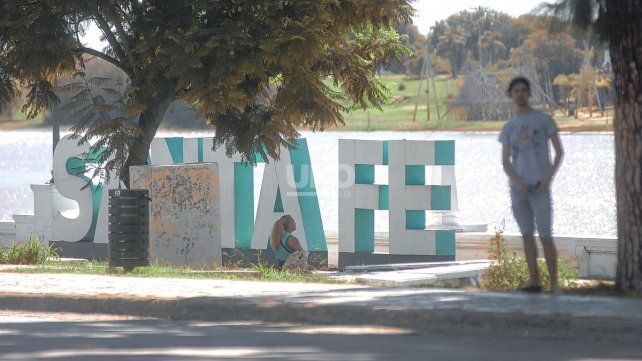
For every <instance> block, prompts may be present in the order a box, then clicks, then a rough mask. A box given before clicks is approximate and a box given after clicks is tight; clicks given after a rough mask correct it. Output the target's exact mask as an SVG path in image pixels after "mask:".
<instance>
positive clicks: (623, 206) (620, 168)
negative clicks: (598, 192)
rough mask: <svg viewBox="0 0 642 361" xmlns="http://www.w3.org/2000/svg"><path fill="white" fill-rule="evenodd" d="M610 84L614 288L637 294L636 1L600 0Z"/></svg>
mask: <svg viewBox="0 0 642 361" xmlns="http://www.w3.org/2000/svg"><path fill="white" fill-rule="evenodd" d="M606 4H607V11H608V12H610V14H611V15H610V16H611V17H612V19H617V21H612V22H611V24H610V27H611V29H610V31H612V33H611V34H610V42H609V43H610V44H609V47H610V51H611V59H612V62H613V75H614V84H615V119H614V122H613V130H614V136H615V190H616V197H617V227H618V266H617V286H618V288H619V289H620V290H621V291H622V292H626V293H629V292H635V293H640V292H642V262H641V260H642V0H621V1H612V2H609V1H607V2H606Z"/></svg>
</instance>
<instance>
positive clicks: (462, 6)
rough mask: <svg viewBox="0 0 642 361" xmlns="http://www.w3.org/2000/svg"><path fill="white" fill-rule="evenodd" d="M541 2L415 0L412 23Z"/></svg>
mask: <svg viewBox="0 0 642 361" xmlns="http://www.w3.org/2000/svg"><path fill="white" fill-rule="evenodd" d="M542 2H553V0H508V1H507V0H445V1H444V2H443V3H442V2H441V1H439V0H415V1H414V3H413V7H414V8H415V10H416V16H415V17H414V18H413V23H414V24H415V25H417V27H418V28H419V31H420V32H421V33H423V34H426V33H428V31H429V30H430V27H431V26H433V25H434V24H435V22H436V21H439V20H443V19H446V18H447V17H448V16H450V15H452V14H456V13H458V12H460V11H462V10H466V9H471V8H476V7H479V6H483V7H487V8H491V9H494V10H498V11H501V12H505V13H507V14H509V15H512V16H519V15H522V14H526V13H528V12H530V11H531V10H533V9H534V8H535V7H537V5H539V4H541V3H542ZM99 37H100V32H99V30H98V28H97V27H95V26H92V27H91V28H90V29H89V30H88V31H87V35H86V36H85V37H84V38H83V40H82V41H83V42H86V43H87V44H88V45H89V46H90V47H92V48H94V49H97V50H102V48H103V47H104V46H105V45H104V44H101V43H100V41H99V40H98V38H99Z"/></svg>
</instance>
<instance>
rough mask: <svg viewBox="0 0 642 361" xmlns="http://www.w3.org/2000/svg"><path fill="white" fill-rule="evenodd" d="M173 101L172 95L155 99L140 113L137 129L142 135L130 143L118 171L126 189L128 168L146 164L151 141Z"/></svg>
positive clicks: (127, 185)
mask: <svg viewBox="0 0 642 361" xmlns="http://www.w3.org/2000/svg"><path fill="white" fill-rule="evenodd" d="M173 99H174V96H173V94H172V95H164V96H160V97H158V98H155V99H154V100H152V101H151V102H150V104H149V106H148V107H147V109H146V110H145V111H143V112H142V113H141V115H140V121H139V122H138V128H139V129H140V131H141V133H142V135H141V136H140V137H138V138H136V139H135V140H134V142H133V143H132V146H131V149H130V150H129V157H128V159H127V162H126V163H125V165H124V167H123V169H121V170H120V179H121V180H122V181H123V183H125V186H126V187H128V188H129V167H130V166H134V165H145V164H147V156H148V155H149V148H150V146H151V145H152V140H154V136H155V135H156V131H157V130H158V127H159V126H160V124H161V121H162V120H163V117H164V116H165V113H166V112H167V108H168V107H169V104H170V103H171V102H172V101H173Z"/></svg>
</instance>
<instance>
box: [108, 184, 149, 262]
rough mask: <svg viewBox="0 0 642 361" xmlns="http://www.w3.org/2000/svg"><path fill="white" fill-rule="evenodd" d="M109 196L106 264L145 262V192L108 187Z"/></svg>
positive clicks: (147, 258) (146, 252) (146, 236)
mask: <svg viewBox="0 0 642 361" xmlns="http://www.w3.org/2000/svg"><path fill="white" fill-rule="evenodd" d="M108 196H109V211H108V212H109V217H108V235H107V240H108V245H107V249H108V256H109V267H110V268H112V267H123V268H124V269H125V271H126V272H131V271H132V270H133V269H134V268H135V267H140V266H149V200H150V199H149V192H148V191H147V190H146V189H112V190H109V192H108Z"/></svg>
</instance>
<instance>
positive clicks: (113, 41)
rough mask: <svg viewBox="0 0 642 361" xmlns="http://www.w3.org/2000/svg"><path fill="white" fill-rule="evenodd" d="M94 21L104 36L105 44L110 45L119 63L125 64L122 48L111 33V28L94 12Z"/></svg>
mask: <svg viewBox="0 0 642 361" xmlns="http://www.w3.org/2000/svg"><path fill="white" fill-rule="evenodd" d="M94 19H95V20H96V23H97V24H98V27H99V28H100V30H102V32H103V34H105V37H106V38H107V42H108V43H109V45H111V47H112V49H114V51H115V52H116V55H118V58H120V61H122V62H125V61H126V59H127V56H126V55H125V52H124V51H123V48H122V46H120V43H119V42H118V39H116V36H115V35H114V33H113V32H112V31H111V27H110V26H109V24H108V23H107V21H106V20H105V18H103V17H102V15H100V14H99V13H98V12H96V14H94Z"/></svg>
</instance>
